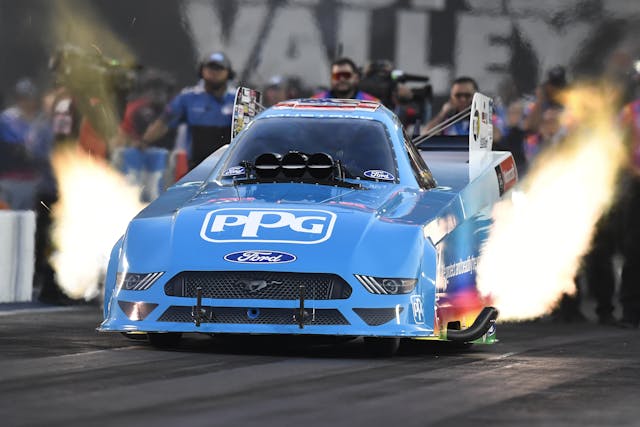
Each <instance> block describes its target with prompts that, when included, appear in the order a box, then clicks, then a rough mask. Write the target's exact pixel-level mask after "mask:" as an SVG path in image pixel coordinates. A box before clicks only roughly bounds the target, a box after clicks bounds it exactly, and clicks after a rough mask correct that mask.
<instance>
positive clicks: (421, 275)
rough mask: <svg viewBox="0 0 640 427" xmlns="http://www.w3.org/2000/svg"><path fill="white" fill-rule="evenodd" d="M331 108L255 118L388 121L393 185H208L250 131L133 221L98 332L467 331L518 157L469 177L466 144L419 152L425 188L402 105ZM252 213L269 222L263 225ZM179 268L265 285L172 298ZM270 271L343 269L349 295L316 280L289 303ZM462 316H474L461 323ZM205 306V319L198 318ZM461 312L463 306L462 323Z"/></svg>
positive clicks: (284, 110) (497, 160) (492, 162)
mask: <svg viewBox="0 0 640 427" xmlns="http://www.w3.org/2000/svg"><path fill="white" fill-rule="evenodd" d="M326 104H327V108H313V109H301V108H299V106H296V105H293V106H290V107H287V106H284V107H282V106H281V107H279V108H275V109H274V108H272V109H268V110H265V111H264V112H262V113H261V114H260V115H259V116H258V117H257V118H256V121H259V120H288V119H289V118H293V117H295V118H297V119H299V118H301V117H302V118H304V117H308V118H310V119H311V118H313V119H317V118H327V119H330V118H335V117H340V118H348V119H350V120H354V121H357V120H371V121H378V122H380V123H382V124H383V125H384V126H385V128H386V129H387V133H388V135H389V139H390V141H391V144H392V149H393V152H394V153H395V161H396V167H397V170H396V171H393V172H394V173H397V177H396V178H397V179H396V180H395V181H394V182H385V181H382V180H379V181H365V180H362V186H363V188H362V189H356V188H346V187H340V186H332V185H318V184H313V183H301V182H291V183H288V182H277V183H252V184H241V185H235V186H234V185H227V184H225V185H223V184H222V183H220V182H219V181H216V180H215V179H208V178H209V177H211V176H213V177H215V176H217V175H219V174H220V173H221V169H220V168H222V167H224V164H225V159H226V158H227V156H229V153H231V152H233V150H234V147H235V145H236V144H238V141H239V140H241V137H240V136H241V135H242V133H241V134H240V136H238V137H237V138H235V139H234V141H233V142H232V143H231V145H230V147H229V149H228V150H227V151H226V152H225V153H224V154H223V155H222V158H220V160H219V161H218V159H217V158H216V157H215V156H211V157H210V158H209V159H207V160H205V161H204V162H203V163H202V164H200V165H199V166H198V167H197V168H196V169H194V170H193V171H191V172H190V173H189V174H188V175H186V176H185V177H184V178H183V179H182V180H180V181H179V182H178V183H177V184H175V185H174V186H172V187H170V188H169V189H168V190H167V191H166V192H164V193H163V194H162V195H161V196H160V197H159V198H158V199H157V200H155V201H154V202H152V203H151V204H150V205H149V206H148V207H146V208H145V209H144V210H142V211H141V212H140V213H139V214H138V215H137V216H136V217H135V218H134V219H133V220H132V221H131V223H130V224H129V226H128V229H127V231H126V233H125V234H124V236H123V237H122V238H121V239H120V240H119V241H118V242H117V243H116V244H115V246H114V248H113V251H112V253H111V258H110V262H109V266H108V271H107V275H106V281H105V304H104V321H103V322H102V324H101V325H100V326H99V328H98V329H99V330H100V331H119V332H132V333H136V332H201V333H210V334H216V333H235V334H305V335H308V334H311V335H333V336H378V337H410V338H426V339H446V326H447V323H448V322H449V321H452V320H453V321H455V320H458V321H460V322H461V323H462V327H467V326H469V324H470V323H471V322H472V321H473V320H474V316H475V315H477V312H478V309H477V307H475V306H474V307H457V308H459V309H460V310H457V311H456V309H457V308H456V307H455V304H456V303H457V302H456V301H457V300H456V298H455V295H456V293H460V294H465V293H468V292H472V293H473V292H474V290H475V266H476V261H477V258H478V257H479V256H480V251H481V246H482V243H483V241H484V240H486V238H487V232H488V231H487V230H488V227H489V226H490V224H491V219H490V212H491V208H492V206H493V205H494V203H495V202H496V201H497V200H498V199H499V197H500V196H501V194H502V192H503V191H504V188H499V187H500V185H501V183H500V180H501V179H503V177H500V176H498V175H500V174H501V173H500V167H501V165H502V166H504V165H505V164H506V162H509V161H511V162H512V160H511V157H510V155H509V154H508V153H497V152H496V153H490V154H489V156H490V159H489V160H488V163H487V167H486V168H485V169H484V170H483V172H482V173H481V174H480V175H479V176H477V177H474V178H473V180H472V181H470V179H469V165H468V158H469V156H468V152H466V151H448V150H435V151H423V152H421V154H422V157H423V158H424V159H425V160H426V163H427V164H428V166H429V169H430V170H431V173H432V174H433V176H434V178H435V180H436V182H437V186H436V187H435V188H430V189H425V188H422V187H421V186H420V185H419V184H418V181H417V179H416V176H415V174H414V169H415V165H414V166H413V168H412V164H411V159H410V156H409V154H408V152H407V149H406V145H405V144H406V143H407V142H406V139H405V136H404V134H403V129H402V126H401V125H400V123H399V121H398V119H397V118H396V117H395V115H394V114H393V113H391V112H390V111H389V110H387V109H386V108H384V107H382V106H379V107H378V108H375V109H370V108H369V109H358V108H355V109H346V108H339V105H342V104H340V103H339V102H338V101H333V102H330V101H326ZM336 106H338V107H336ZM332 107H336V108H332ZM243 132H246V130H245V131H243ZM502 184H503V183H502ZM503 187H504V186H503ZM269 215H271V216H269ZM216 218H217V219H216ZM256 218H257V219H258V221H261V220H264V219H265V218H271V219H270V221H267V222H264V223H263V222H257V223H256V222H255V220H256ZM216 221H217V223H216ZM252 221H253V222H252ZM256 224H257V225H256ZM314 227H315V228H314ZM311 230H313V232H312V231H311ZM256 254H257V255H256ZM265 254H266V255H265ZM252 257H253V258H252ZM247 261H248V262H247ZM182 272H201V273H199V274H204V275H216V274H218V273H217V272H231V273H230V274H231V276H230V277H235V276H233V275H234V274H237V272H253V273H246V274H249V276H242V277H245V278H246V277H251V274H254V275H255V277H256V279H255V280H253V281H251V280H236V279H232V282H233V280H236V282H233V283H229V284H228V285H229V286H230V287H231V288H233V287H234V286H236V287H239V288H241V289H239V290H238V289H236V290H235V291H233V292H235V294H234V295H235V296H233V297H222V298H218V297H216V298H210V297H207V296H206V292H205V295H203V296H202V298H201V302H200V305H198V300H197V297H195V296H194V295H193V291H192V293H191V295H190V296H188V297H185V296H176V295H175V293H174V295H168V293H169V294H171V293H172V291H170V292H167V290H166V287H167V283H168V282H169V281H170V280H171V279H172V278H174V277H176V276H178V275H180V274H181V273H182ZM256 272H257V273H256ZM265 272H267V273H277V274H280V273H284V274H289V273H291V274H293V276H292V277H296V276H295V275H297V274H320V275H335V276H338V277H339V278H341V279H342V280H343V281H344V282H346V284H348V287H350V291H345V293H344V294H343V295H342V296H341V297H339V298H331V297H329V298H326V297H325V298H316V297H315V295H314V289H313V286H306V287H305V288H304V289H303V290H300V291H296V292H294V293H293V295H288V296H287V297H286V298H284V299H269V298H264V297H261V296H260V292H263V291H264V290H266V289H268V288H272V290H273V287H277V286H282V285H281V283H280V281H278V280H275V281H274V280H271V281H270V280H264V279H262V277H263V276H262V275H263V274H264V273H265ZM118 273H120V275H122V274H124V273H136V274H140V275H149V274H150V273H157V274H155V275H153V276H140V277H146V278H147V279H149V277H151V278H153V279H155V281H154V282H153V284H152V285H151V286H149V287H148V288H146V287H145V286H140V289H143V290H137V289H136V290H133V289H125V286H122V284H118V283H117V275H118ZM160 273H161V274H160ZM357 275H359V276H368V277H374V278H403V279H415V280H416V283H415V288H413V290H412V291H410V292H409V293H403V294H400V293H397V294H393V292H389V293H388V294H385V293H384V292H382V294H380V293H375V292H376V287H375V285H374V286H371V285H369V286H366V285H365V284H363V283H362V281H361V280H359V279H358V277H357ZM335 276H331V277H335ZM276 277H279V276H276ZM149 280H150V279H149ZM175 280H176V279H174V281H175ZM172 283H174V282H172ZM176 286H177V285H176ZM372 288H373V291H374V292H372ZM294 291H295V289H294ZM233 292H232V293H233ZM300 292H302V293H303V295H302V298H300V297H299V293H300ZM243 293H244V294H243ZM238 294H240V297H238ZM345 296H346V297H345ZM301 299H302V300H303V301H302V302H301V301H300V300H301ZM301 304H302V305H303V306H304V310H305V313H304V315H301V314H300V313H301V311H300V310H301ZM452 310H453V311H452ZM465 310H466V311H468V312H471V313H472V314H471V317H467V318H462V317H461V315H460V313H462V312H464V311H465ZM196 311H200V312H201V313H204V316H203V317H202V316H201V317H200V318H199V319H196V317H197V316H195V315H194V313H195V312H196ZM452 312H453V313H458V314H457V315H454V317H452V316H451V314H450V313H452ZM455 316H458V317H457V318H456V317H455ZM463 317H464V316H463Z"/></svg>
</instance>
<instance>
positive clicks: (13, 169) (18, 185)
mask: <svg viewBox="0 0 640 427" xmlns="http://www.w3.org/2000/svg"><path fill="white" fill-rule="evenodd" d="M15 97H16V103H15V105H14V106H12V107H10V108H8V109H7V110H5V111H4V112H3V113H2V115H0V138H1V139H2V141H3V144H5V145H4V147H5V149H6V150H5V151H4V152H3V153H1V154H0V161H1V160H4V161H6V162H7V164H6V167H3V169H4V170H5V172H8V176H9V177H12V178H13V180H11V179H9V180H8V182H9V185H8V187H7V185H6V184H7V180H3V181H4V183H3V182H1V181H0V187H2V186H3V184H4V191H5V193H8V195H9V197H8V202H9V204H10V205H11V208H13V209H29V210H35V211H36V215H37V216H36V239H35V242H36V245H35V274H34V288H35V289H39V292H40V293H39V299H40V300H41V301H43V302H49V303H59V302H66V301H68V299H67V298H66V297H65V296H64V295H63V294H62V292H61V290H60V288H59V287H58V285H57V283H56V281H55V275H54V272H53V269H52V268H51V265H50V264H49V254H50V250H51V239H50V228H51V216H50V208H51V206H52V205H53V204H54V203H55V202H56V201H57V199H58V188H57V183H56V179H55V175H54V173H53V168H52V165H51V152H52V149H53V142H54V133H53V130H52V128H51V121H50V119H51V117H50V116H49V115H48V114H47V112H46V111H42V110H41V108H40V107H41V103H40V97H39V94H38V90H37V88H36V86H35V85H34V84H33V83H32V82H31V81H30V80H29V79H22V80H20V81H19V82H18V83H17V84H16V88H15ZM7 148H8V149H7ZM7 188H8V191H7ZM0 192H1V191H0Z"/></svg>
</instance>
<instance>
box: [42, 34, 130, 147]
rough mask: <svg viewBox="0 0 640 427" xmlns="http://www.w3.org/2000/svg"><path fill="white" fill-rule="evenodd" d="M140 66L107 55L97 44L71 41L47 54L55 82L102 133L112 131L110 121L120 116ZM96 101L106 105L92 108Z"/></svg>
mask: <svg viewBox="0 0 640 427" xmlns="http://www.w3.org/2000/svg"><path fill="white" fill-rule="evenodd" d="M141 68H142V67H140V66H139V65H138V64H135V63H133V62H124V61H120V60H117V59H114V58H109V57H107V56H105V55H103V54H102V52H100V51H99V50H98V49H97V48H96V49H95V51H86V50H84V49H82V48H80V47H78V46H75V45H71V44H66V45H64V46H62V47H61V48H59V49H58V50H56V51H55V52H54V53H53V55H51V57H50V58H49V69H50V70H51V71H52V72H53V73H54V75H55V81H56V84H57V85H60V86H64V87H65V88H66V89H67V90H68V91H69V92H70V94H71V95H72V97H73V100H74V103H77V106H78V109H79V111H80V113H81V115H82V116H84V117H87V118H88V119H89V121H90V122H91V124H92V125H93V127H94V129H95V130H97V131H98V132H99V133H100V134H101V135H105V136H108V135H110V134H111V133H113V132H114V130H113V127H114V126H113V121H114V120H119V118H120V117H122V116H123V114H124V109H125V106H126V102H127V97H128V95H129V93H130V92H131V91H132V90H133V89H134V88H135V84H136V79H137V75H138V71H139V70H140V69H141ZM97 105H101V106H102V107H104V106H105V105H106V106H107V108H106V109H105V108H96V106H97ZM107 111H111V112H112V113H108V112H107ZM114 114H115V115H114Z"/></svg>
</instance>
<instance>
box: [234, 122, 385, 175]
mask: <svg viewBox="0 0 640 427" xmlns="http://www.w3.org/2000/svg"><path fill="white" fill-rule="evenodd" d="M240 138H241V139H240V140H239V141H238V144H237V145H236V146H235V149H234V151H233V152H232V153H231V155H230V157H229V159H228V160H227V163H226V164H225V166H224V167H223V168H222V171H225V170H227V169H228V168H231V167H233V166H239V165H240V164H241V162H242V161H249V162H251V163H254V162H255V160H256V157H258V156H259V155H260V154H263V153H279V154H282V155H284V154H286V153H287V152H289V151H300V152H302V153H305V154H308V155H311V154H314V153H319V152H324V153H327V154H329V155H330V156H331V157H333V159H334V160H340V161H341V162H342V165H343V167H344V169H345V170H346V176H347V178H357V177H360V178H366V177H365V174H364V173H365V172H366V171H372V170H383V171H386V172H389V173H391V174H393V175H394V176H397V173H396V167H395V159H394V156H393V151H392V147H391V142H390V140H389V137H388V136H387V133H386V131H385V127H384V125H383V124H382V123H380V122H376V121H373V120H364V119H341V118H295V117H277V118H268V119H261V120H256V121H255V122H254V123H252V124H251V126H250V127H249V128H248V129H247V131H246V132H245V133H244V134H243V135H242V136H241V137H240Z"/></svg>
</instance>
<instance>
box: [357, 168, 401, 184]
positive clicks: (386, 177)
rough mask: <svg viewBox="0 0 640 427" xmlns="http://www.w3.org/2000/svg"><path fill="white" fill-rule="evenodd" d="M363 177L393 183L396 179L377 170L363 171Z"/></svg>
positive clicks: (385, 172) (387, 173)
mask: <svg viewBox="0 0 640 427" xmlns="http://www.w3.org/2000/svg"><path fill="white" fill-rule="evenodd" d="M364 176H366V177H367V178H371V179H381V180H383V181H393V180H395V179H396V178H395V177H394V176H393V174H390V173H389V172H387V171H382V170H378V169H375V170H369V171H365V172H364Z"/></svg>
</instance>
